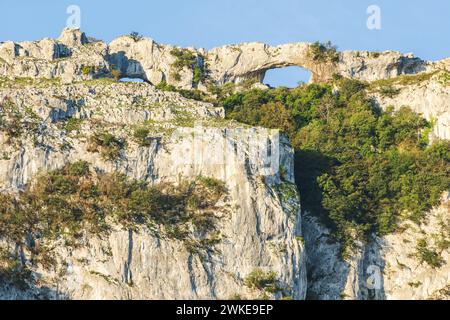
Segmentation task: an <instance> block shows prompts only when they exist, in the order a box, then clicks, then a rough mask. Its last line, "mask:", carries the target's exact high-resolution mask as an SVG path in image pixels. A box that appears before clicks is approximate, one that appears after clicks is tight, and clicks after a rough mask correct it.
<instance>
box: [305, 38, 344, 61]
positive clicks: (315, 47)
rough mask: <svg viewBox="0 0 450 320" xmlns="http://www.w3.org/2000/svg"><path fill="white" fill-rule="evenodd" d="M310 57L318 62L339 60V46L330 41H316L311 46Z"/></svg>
mask: <svg viewBox="0 0 450 320" xmlns="http://www.w3.org/2000/svg"><path fill="white" fill-rule="evenodd" d="M309 55H310V57H311V58H312V59H313V60H314V61H317V62H339V53H338V52H337V47H336V46H334V45H333V44H332V43H331V42H330V41H328V42H327V43H320V42H315V43H313V44H311V45H310V46H309Z"/></svg>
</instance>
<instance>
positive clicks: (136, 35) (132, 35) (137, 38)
mask: <svg viewBox="0 0 450 320" xmlns="http://www.w3.org/2000/svg"><path fill="white" fill-rule="evenodd" d="M128 36H129V37H130V38H131V39H133V41H134V42H139V41H141V40H142V39H144V37H143V36H142V35H140V34H139V32H136V31H133V32H131V33H130V34H129V35H128Z"/></svg>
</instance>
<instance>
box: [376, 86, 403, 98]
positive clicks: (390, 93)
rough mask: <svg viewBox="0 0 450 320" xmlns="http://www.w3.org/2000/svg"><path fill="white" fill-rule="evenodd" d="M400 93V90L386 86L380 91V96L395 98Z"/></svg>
mask: <svg viewBox="0 0 450 320" xmlns="http://www.w3.org/2000/svg"><path fill="white" fill-rule="evenodd" d="M399 93H400V89H396V88H394V87H393V86H391V85H389V86H384V87H381V89H380V94H381V96H382V97H388V98H394V97H395V96H397V95H398V94H399Z"/></svg>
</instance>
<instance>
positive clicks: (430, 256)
mask: <svg viewBox="0 0 450 320" xmlns="http://www.w3.org/2000/svg"><path fill="white" fill-rule="evenodd" d="M416 256H417V257H418V258H419V259H420V261H421V262H422V263H427V264H428V265H429V266H431V267H433V268H435V269H438V268H440V267H442V266H443V265H444V263H445V260H444V259H443V258H442V257H441V256H440V254H439V253H438V252H436V251H435V250H433V249H431V248H430V247H429V245H428V243H427V240H425V239H419V240H418V241H417V246H416Z"/></svg>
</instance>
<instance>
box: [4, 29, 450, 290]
mask: <svg viewBox="0 0 450 320" xmlns="http://www.w3.org/2000/svg"><path fill="white" fill-rule="evenodd" d="M319 49H320V50H322V48H319ZM326 50H330V48H326ZM326 50H325V51H323V52H322V51H320V52H319V53H325V56H321V55H320V54H319V55H317V54H316V55H315V54H314V45H313V44H307V43H296V44H287V45H281V46H276V47H272V46H268V45H265V44H262V43H245V44H239V45H228V46H224V47H220V48H215V49H211V50H204V49H195V48H187V49H181V48H177V47H175V46H170V45H161V44H158V43H156V42H155V41H153V40H151V39H147V38H140V37H131V36H123V37H120V38H118V39H116V40H114V41H112V42H111V43H110V44H106V43H104V42H101V41H96V40H92V39H88V38H87V37H86V36H85V35H84V34H83V33H82V32H80V31H79V30H69V29H66V30H64V31H63V33H62V35H61V37H60V38H59V39H56V40H53V39H44V40H41V41H35V42H22V43H15V42H3V43H0V104H1V109H0V110H1V118H0V120H1V130H0V145H1V146H2V150H1V155H0V156H1V159H0V190H1V191H2V192H4V193H13V194H19V193H20V192H21V191H22V190H24V188H26V186H27V185H28V184H29V183H30V181H32V179H33V178H34V177H35V176H36V175H38V174H39V173H41V172H49V171H52V170H55V169H58V168H62V167H63V166H65V165H66V164H68V163H73V162H76V161H79V160H83V161H86V162H88V163H89V164H90V165H91V166H92V167H93V168H95V170H96V171H97V172H106V173H107V172H121V173H124V174H125V175H126V176H127V177H128V178H130V179H134V180H143V181H146V182H148V183H150V184H151V185H156V184H160V183H168V182H170V183H174V184H177V183H181V181H183V180H189V179H195V178H196V177H199V176H205V177H212V178H215V179H218V180H220V181H223V182H225V185H226V189H227V194H226V196H225V197H223V198H222V199H221V200H220V202H219V203H218V204H217V208H216V209H215V216H216V219H217V221H218V226H217V230H220V234H219V236H218V239H216V240H218V241H217V244H216V245H215V247H214V250H205V251H202V252H200V253H199V252H191V251H190V250H187V248H186V246H185V245H184V244H183V242H182V241H179V240H174V239H164V238H160V237H158V236H155V234H154V233H152V232H149V231H148V230H145V229H140V230H124V229H123V228H121V227H120V226H118V225H114V224H112V225H111V232H110V233H109V234H108V235H107V236H106V237H96V236H94V235H89V234H86V235H85V236H84V237H83V239H82V243H83V245H82V246H80V247H76V248H70V247H67V246H65V245H64V244H63V242H62V240H61V239H59V240H56V241H55V242H54V243H53V244H52V246H53V247H54V248H55V251H54V252H55V259H56V260H57V262H58V263H57V267H55V268H50V269H49V268H45V267H43V266H42V265H39V264H36V263H34V261H33V258H32V251H33V250H32V247H31V243H34V242H38V241H39V239H29V241H28V243H27V245H25V246H24V245H20V246H19V245H18V244H17V243H14V242H11V241H8V240H7V239H3V238H2V239H1V241H0V243H1V246H0V247H1V249H2V250H5V251H6V252H8V253H10V254H11V255H12V256H14V257H16V258H17V259H18V261H19V262H20V264H21V265H23V266H27V268H29V269H30V270H31V271H32V278H33V280H34V281H33V283H32V285H31V286H30V287H29V288H27V289H26V290H19V289H18V288H16V287H14V286H12V285H10V284H4V285H3V286H2V287H1V288H0V298H3V299H15V298H52V299H59V298H62V299H108V298H110V299H217V298H218V299H227V298H231V297H239V298H249V299H252V298H257V297H262V296H267V295H268V296H269V297H270V298H283V297H285V298H286V297H292V298H294V299H304V298H305V297H309V298H314V299H344V298H348V299H396V298H400V299H427V298H436V299H442V298H448V296H449V295H448V287H449V284H450V278H449V274H450V272H449V270H450V269H449V268H450V267H449V254H450V253H449V247H450V246H448V243H449V241H450V233H449V226H450V221H449V219H450V212H449V207H448V198H447V197H445V198H444V199H443V202H442V205H441V207H439V208H435V209H434V210H433V211H432V212H431V213H429V214H427V217H428V218H427V221H426V222H425V223H424V224H422V225H420V226H417V225H406V224H405V225H404V226H402V228H401V231H398V232H397V233H395V234H392V235H389V236H386V237H384V238H376V237H374V238H373V240H372V241H371V242H370V243H360V244H358V247H357V248H355V249H354V251H353V253H352V255H351V256H350V257H348V258H346V259H342V258H341V257H340V255H339V252H340V245H339V244H338V243H335V242H334V240H333V238H332V237H331V235H330V231H329V230H328V229H327V228H326V227H324V226H323V225H322V224H321V223H320V222H319V221H318V220H317V219H316V218H315V217H313V216H312V215H310V214H308V213H306V214H305V216H304V217H303V219H302V217H301V208H300V198H299V194H298V192H297V188H296V186H295V184H294V182H295V181H294V165H293V153H294V151H293V149H292V148H291V146H290V144H289V141H287V139H286V138H285V137H284V136H283V135H280V134H279V132H278V131H277V130H269V129H264V128H256V127H249V126H244V125H241V124H239V123H236V122H233V121H229V120H226V119H225V118H224V117H225V112H224V110H223V109H222V108H218V107H215V106H213V105H212V104H210V103H206V102H199V101H194V100H190V99H186V98H183V97H182V96H181V95H179V94H178V93H174V92H163V91H160V90H157V89H156V88H155V87H154V86H152V84H153V85H157V84H159V83H161V82H164V81H165V82H166V83H168V84H171V85H174V86H175V87H177V88H183V89H195V88H198V89H201V90H203V91H207V86H209V85H222V84H227V83H242V82H246V81H248V80H251V81H252V82H257V83H258V82H259V83H262V81H263V79H264V75H265V72H266V71H267V70H270V69H273V68H281V67H286V66H300V67H304V68H306V69H308V70H310V71H311V72H312V79H311V80H312V81H313V82H315V81H328V80H330V79H331V78H332V77H333V76H335V75H341V76H344V77H347V78H352V79H357V80H361V81H364V82H366V83H367V86H368V91H369V92H370V93H371V94H372V96H373V99H375V100H376V101H377V102H378V104H379V105H380V106H381V107H382V108H384V109H387V108H388V107H390V106H392V107H393V108H394V109H398V108H400V107H401V106H403V105H408V106H411V107H412V108H413V110H414V111H416V112H418V113H421V114H423V115H424V116H425V117H426V118H427V119H428V120H430V121H431V122H433V123H434V128H433V130H434V131H433V135H432V137H433V139H448V138H449V137H450V132H449V130H450V129H449V127H450V125H449V119H450V118H449V104H448V103H449V102H448V101H449V94H450V90H449V84H448V83H449V82H448V81H449V80H448V79H449V78H448V72H447V71H448V70H449V63H448V61H447V60H443V61H439V62H427V61H423V60H421V59H419V58H415V57H413V56H412V55H410V54H408V55H404V54H401V53H399V52H392V51H389V52H383V53H371V52H361V51H349V52H337V51H336V52H335V51H331V53H330V54H328V52H327V51H326ZM316 53H317V52H316ZM120 77H130V78H139V79H143V80H145V82H146V83H119V82H116V81H114V79H113V78H117V79H118V78H120ZM139 129H145V130H144V131H141V132H145V135H146V136H145V137H144V143H142V137H140V140H139V137H137V134H136V132H137V131H138V130H139ZM99 132H107V133H109V134H110V135H111V136H113V137H115V139H117V141H120V150H116V151H118V153H117V154H116V157H114V159H108V158H105V156H104V155H102V153H101V152H99V151H98V150H97V151H96V150H93V148H92V146H91V144H92V137H95V135H96V134H98V133H99ZM422 238H424V239H426V241H427V242H428V243H429V244H430V245H431V246H433V247H435V248H440V249H439V254H440V257H441V259H442V260H443V262H442V266H441V267H440V268H439V269H436V268H434V267H433V266H430V265H428V264H426V263H423V261H421V260H420V259H419V258H418V255H420V254H421V253H420V252H418V250H417V248H418V243H417V241H418V240H420V239H422ZM196 240H198V239H196ZM58 241H59V242H58ZM305 247H306V248H305ZM422 253H423V252H422ZM425 253H426V252H425ZM255 270H262V271H261V272H267V273H270V274H271V275H274V276H273V277H274V278H275V280H274V281H276V283H277V290H271V291H270V292H266V291H265V290H261V289H260V288H255V287H252V286H249V285H248V281H246V279H247V278H248V277H249V275H251V274H252V273H254V272H255ZM374 275H376V276H378V275H379V277H378V278H376V277H374ZM307 279H308V280H307ZM371 279H372V280H373V279H375V280H374V281H376V282H377V281H378V282H377V283H376V286H374V285H372V286H371V284H370V283H368V280H371ZM373 288H375V289H373Z"/></svg>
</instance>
